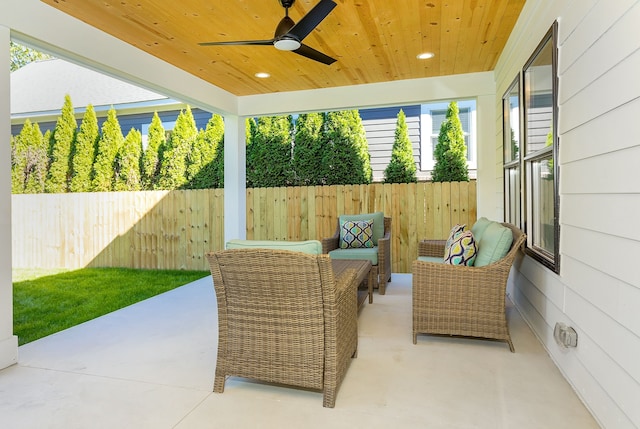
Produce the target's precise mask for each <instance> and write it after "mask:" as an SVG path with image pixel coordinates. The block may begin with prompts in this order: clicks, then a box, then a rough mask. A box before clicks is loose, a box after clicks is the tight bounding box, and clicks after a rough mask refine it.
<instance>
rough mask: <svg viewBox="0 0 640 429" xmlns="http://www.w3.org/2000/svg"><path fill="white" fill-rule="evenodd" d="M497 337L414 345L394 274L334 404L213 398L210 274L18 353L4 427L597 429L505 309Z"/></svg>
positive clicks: (234, 393) (3, 383) (278, 396)
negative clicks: (504, 324) (507, 338)
mask: <svg viewBox="0 0 640 429" xmlns="http://www.w3.org/2000/svg"><path fill="white" fill-rule="evenodd" d="M508 317H509V326H510V329H511V334H512V336H513V342H514V345H515V349H516V353H510V352H509V348H508V346H507V345H506V344H505V343H498V342H492V341H482V340H470V339H459V338H445V337H432V336H425V335H421V336H419V337H418V344H417V345H414V344H413V343H412V341H411V275H409V274H394V275H393V276H392V282H391V283H390V284H389V285H388V288H387V294H386V295H384V296H380V295H378V294H377V293H375V294H374V302H373V304H365V306H364V308H362V310H361V313H360V316H359V319H358V322H359V327H358V329H359V347H358V357H357V358H356V359H354V360H353V361H352V363H351V366H350V368H349V370H348V372H347V376H346V378H345V380H344V382H343V383H342V386H341V388H340V390H339V391H338V395H337V400H336V406H335V408H333V409H327V408H323V407H322V394H321V393H319V392H313V391H305V390H299V389H295V388H286V387H282V386H273V385H268V384H262V383H257V382H252V381H249V380H244V379H234V378H230V379H228V380H227V383H226V388H225V392H224V393H223V394H217V393H212V391H211V390H212V386H213V373H214V369H215V361H216V341H217V333H216V329H217V315H216V301H215V294H214V291H213V286H212V283H211V277H206V278H204V279H201V280H198V281H196V282H193V283H190V284H188V285H186V286H183V287H180V288H178V289H175V290H173V291H170V292H167V293H164V294H162V295H159V296H157V297H154V298H151V299H148V300H146V301H143V302H141V303H138V304H135V305H132V306H130V307H127V308H125V309H122V310H119V311H116V312H114V313H111V314H108V315H106V316H103V317H100V318H98V319H94V320H92V321H89V322H87V323H84V324H82V325H79V326H76V327H74V328H71V329H68V330H66V331H63V332H60V333H58V334H54V335H51V336H49V337H46V338H43V339H41V340H38V341H35V342H33V343H30V344H27V345H24V346H22V347H20V349H19V355H20V356H19V364H17V365H14V366H12V367H9V368H7V369H4V370H2V371H0V427H2V428H6V429H21V428H28V429H35V428H37V429H42V428H64V429H73V428H83V429H85V428H136V429H140V428H154V429H161V428H177V429H186V428H214V427H215V428H368V429H370V428H389V427H392V428H395V429H398V428H423V427H429V428H450V429H461V428H465V429H466V428H518V429H526V428H532V429H533V428H535V429H541V428H545V429H552V428H581V429H589V428H598V427H599V426H598V424H597V422H596V421H595V420H594V419H593V417H592V416H591V414H590V413H589V411H588V410H587V409H586V408H585V407H584V405H583V404H582V402H581V401H580V400H579V398H578V397H577V395H576V394H575V392H574V391H573V390H572V388H571V386H570V385H569V384H568V383H567V382H566V381H565V379H564V378H563V377H562V375H561V374H560V372H559V371H558V369H557V367H556V366H555V365H554V364H553V362H552V361H551V359H550V358H549V356H548V355H547V353H546V352H545V350H544V349H543V348H542V346H541V345H540V343H539V342H538V340H537V339H536V338H535V337H534V335H533V333H532V332H531V330H530V329H529V327H528V326H527V325H526V323H525V322H524V321H523V319H522V318H521V316H520V315H519V313H518V312H517V310H515V308H513V307H512V306H511V307H509V309H508Z"/></svg>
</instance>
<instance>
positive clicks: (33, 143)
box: [10, 119, 50, 194]
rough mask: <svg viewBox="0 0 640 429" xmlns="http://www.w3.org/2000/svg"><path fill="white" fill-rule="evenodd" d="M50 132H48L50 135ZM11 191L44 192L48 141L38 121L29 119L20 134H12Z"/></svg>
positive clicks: (19, 192)
mask: <svg viewBox="0 0 640 429" xmlns="http://www.w3.org/2000/svg"><path fill="white" fill-rule="evenodd" d="M49 135H50V134H47V137H49ZM10 142H11V192H12V193H14V194H22V193H25V194H36V193H41V192H44V184H45V179H46V176H47V165H48V160H49V158H48V154H47V152H48V146H49V145H48V143H47V141H45V139H44V137H43V136H42V133H41V132H40V127H39V126H38V124H37V123H31V121H30V120H29V119H27V120H26V121H25V123H24V125H23V126H22V130H21V131H20V134H18V135H17V136H15V137H13V136H11V140H10Z"/></svg>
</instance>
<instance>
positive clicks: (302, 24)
mask: <svg viewBox="0 0 640 429" xmlns="http://www.w3.org/2000/svg"><path fill="white" fill-rule="evenodd" d="M336 6H337V5H336V3H335V2H334V1H333V0H320V2H319V3H318V4H317V5H315V6H314V7H313V9H311V10H310V11H309V12H308V13H307V14H306V15H305V16H303V17H302V19H301V20H300V21H299V22H298V23H297V24H296V25H294V26H293V27H291V29H290V30H289V32H288V33H287V35H291V36H293V37H294V38H296V39H297V40H298V41H299V42H302V39H304V38H305V37H307V36H308V35H309V33H311V32H312V31H313V29H314V28H316V27H317V26H318V24H320V23H321V22H322V20H323V19H325V18H326V17H327V15H329V13H330V12H331V11H332V10H333V8H334V7H336Z"/></svg>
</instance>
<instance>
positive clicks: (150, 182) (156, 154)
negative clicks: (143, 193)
mask: <svg viewBox="0 0 640 429" xmlns="http://www.w3.org/2000/svg"><path fill="white" fill-rule="evenodd" d="M166 140H167V138H166V132H165V130H164V126H163V125H162V121H161V120H160V116H158V112H153V118H152V119H151V124H150V125H149V131H148V133H147V148H146V149H145V150H144V153H143V155H142V167H141V168H142V171H141V174H142V187H143V189H147V190H151V189H155V188H156V185H157V183H158V176H159V174H160V158H161V156H162V150H164V148H165V145H166Z"/></svg>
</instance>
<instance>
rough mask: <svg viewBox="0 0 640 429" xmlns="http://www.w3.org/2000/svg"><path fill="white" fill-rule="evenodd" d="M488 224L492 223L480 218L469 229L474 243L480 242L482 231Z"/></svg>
mask: <svg viewBox="0 0 640 429" xmlns="http://www.w3.org/2000/svg"><path fill="white" fill-rule="evenodd" d="M490 223H492V221H490V220H489V219H487V218H486V217H481V218H480V219H478V220H477V221H476V223H474V224H473V226H472V227H471V232H472V233H473V237H474V238H475V239H476V242H480V240H482V234H484V231H485V230H486V229H487V227H488V226H489V224H490Z"/></svg>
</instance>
